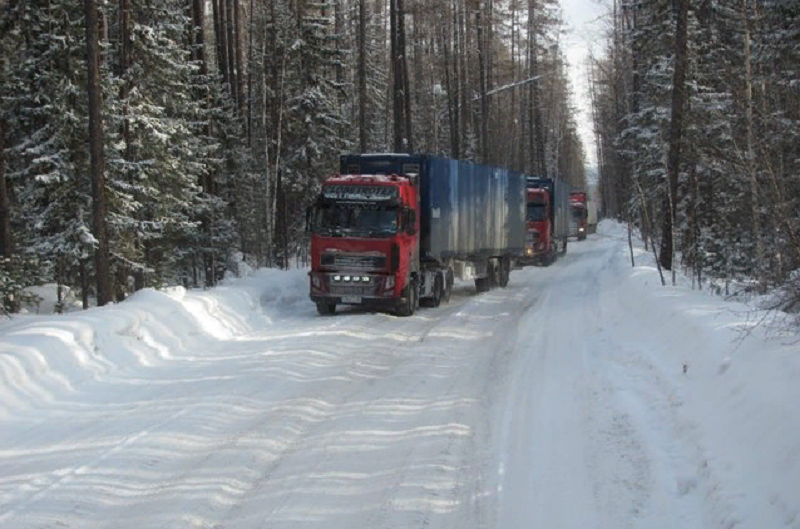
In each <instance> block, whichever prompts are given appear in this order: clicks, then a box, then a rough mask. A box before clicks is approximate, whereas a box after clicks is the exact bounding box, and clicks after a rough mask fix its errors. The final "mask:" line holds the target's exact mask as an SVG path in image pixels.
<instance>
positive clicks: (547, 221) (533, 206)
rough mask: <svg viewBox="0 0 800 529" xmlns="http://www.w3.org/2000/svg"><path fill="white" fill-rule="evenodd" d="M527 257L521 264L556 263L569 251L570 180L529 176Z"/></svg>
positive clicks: (526, 230) (527, 193) (527, 183)
mask: <svg viewBox="0 0 800 529" xmlns="http://www.w3.org/2000/svg"><path fill="white" fill-rule="evenodd" d="M526 187H527V190H526V197H527V206H526V208H527V209H526V218H525V221H526V227H525V236H526V239H525V257H524V259H523V261H522V264H526V265H531V264H537V265H544V266H548V265H550V264H551V263H553V262H554V261H555V260H556V259H557V258H558V255H559V251H560V253H561V254H564V253H566V252H567V237H568V235H569V216H568V215H569V213H568V212H569V184H567V183H566V182H564V181H562V180H553V179H552V178H542V177H534V176H529V177H527V179H526Z"/></svg>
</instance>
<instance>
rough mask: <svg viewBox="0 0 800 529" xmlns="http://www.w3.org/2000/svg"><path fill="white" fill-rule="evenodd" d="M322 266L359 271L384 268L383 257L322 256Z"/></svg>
mask: <svg viewBox="0 0 800 529" xmlns="http://www.w3.org/2000/svg"><path fill="white" fill-rule="evenodd" d="M322 266H335V267H337V268H355V269H359V270H368V269H383V268H386V256H384V255H380V256H379V255H346V254H345V255H339V254H332V253H326V254H322Z"/></svg>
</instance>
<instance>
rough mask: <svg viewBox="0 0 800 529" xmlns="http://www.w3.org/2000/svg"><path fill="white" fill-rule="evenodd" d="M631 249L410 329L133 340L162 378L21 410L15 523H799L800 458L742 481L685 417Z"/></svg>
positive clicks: (138, 378) (98, 374) (376, 320)
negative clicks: (631, 280) (186, 343)
mask: <svg viewBox="0 0 800 529" xmlns="http://www.w3.org/2000/svg"><path fill="white" fill-rule="evenodd" d="M624 244H625V243H624V242H623V241H622V240H619V239H618V238H614V237H595V238H593V239H591V240H588V241H586V242H582V243H576V244H571V245H570V248H569V250H570V251H569V253H568V255H567V256H566V257H565V258H564V259H562V260H560V261H559V262H557V263H556V264H555V265H553V266H552V267H550V268H546V269H544V268H535V269H526V270H524V271H516V272H514V273H513V274H512V281H511V284H510V285H509V287H508V288H507V289H504V290H497V291H493V292H490V293H487V294H483V295H480V296H478V295H475V294H473V291H472V289H470V288H467V287H466V286H465V287H464V288H463V289H462V290H459V291H457V292H456V293H455V294H454V298H453V300H452V302H451V304H450V305H448V306H442V307H441V308H439V309H424V310H422V311H420V312H418V313H417V314H416V315H415V316H414V317H412V318H408V319H401V318H396V317H393V316H390V315H383V314H365V313H358V312H345V313H342V314H339V315H337V316H335V317H332V318H320V317H317V316H316V315H315V310H314V308H313V305H312V304H311V303H310V302H307V303H306V302H302V303H295V304H293V305H291V306H290V308H288V309H287V310H286V311H285V312H283V313H282V314H280V315H278V316H276V317H274V318H272V320H271V324H270V325H264V326H261V327H260V328H257V329H255V330H253V329H251V330H249V331H247V332H235V331H230V330H228V331H226V332H220V333H218V334H220V335H221V336H224V337H223V338H218V339H215V340H207V341H206V342H203V343H204V345H203V347H202V348H201V349H198V348H197V347H195V348H194V350H193V352H192V353H188V352H187V350H192V349H191V348H190V349H186V348H180V347H177V346H176V347H174V348H172V349H171V348H169V347H167V346H165V345H163V344H159V343H150V342H152V341H153V340H152V337H151V336H150V335H149V334H148V333H144V332H140V333H138V334H137V333H136V332H134V333H133V335H134V336H135V339H136V340H139V341H143V342H144V343H150V348H151V349H154V350H156V351H157V352H158V355H157V357H158V358H160V359H161V361H159V362H157V363H154V362H148V361H145V360H142V361H140V362H128V363H125V364H121V365H119V366H117V367H115V368H114V369H98V370H95V371H93V372H92V373H93V374H92V376H85V377H82V378H80V377H78V378H77V379H75V377H72V378H70V380H68V381H65V382H64V383H63V384H61V386H59V387H61V388H62V389H61V390H59V392H57V398H48V395H50V396H51V397H52V395H53V394H55V393H54V391H55V390H53V391H52V392H48V390H47V387H48V386H47V385H46V384H44V383H42V384H41V385H38V386H37V385H31V386H30V388H38V390H36V391H34V389H30V388H29V389H27V390H25V391H22V390H20V391H19V392H18V393H19V394H16V397H15V398H16V400H15V402H16V401H19V402H27V403H28V405H27V406H18V407H12V406H8V409H7V410H6V413H5V417H6V418H5V419H4V420H3V421H2V422H1V423H0V424H1V425H2V427H0V527H2V528H15V529H16V528H45V527H50V528H63V527H72V528H87V529H89V528H99V527H109V528H111V527H114V528H137V529H138V528H145V527H147V528H150V527H152V528H157V527H158V528H167V527H169V528H184V527H185V528H189V527H197V528H201V527H202V528H273V529H278V528H289V527H292V528H305V527H320V528H321V527H324V528H326V529H327V528H353V527H364V528H412V527H413V528H425V527H436V528H453V529H456V528H458V529H462V528H475V529H490V528H502V529H506V528H509V529H510V528H523V527H524V528H528V527H540V528H547V529H554V528H562V527H563V528H609V529H612V528H613V529H621V528H627V527H646V528H651V527H652V528H655V527H659V528H688V529H693V528H701V527H729V528H735V527H737V528H738V527H753V528H756V527H776V528H777V527H789V528H798V527H800V516H798V514H797V513H798V511H797V509H798V507H800V501H798V496H797V495H796V493H797V492H798V490H800V487H798V484H799V483H800V481H799V480H798V478H797V477H796V476H795V475H794V474H792V470H793V469H795V470H796V469H798V468H800V467H798V458H800V455H799V454H800V442H798V441H791V440H789V441H786V443H788V444H786V446H784V447H783V448H785V449H786V450H784V452H783V453H785V454H788V455H787V459H786V460H785V462H784V466H783V468H784V469H785V470H786V473H778V472H773V471H772V470H770V469H762V470H761V471H760V472H761V474H758V473H756V474H749V475H748V477H747V479H745V478H744V477H742V475H738V478H732V477H731V476H732V475H733V476H737V472H744V471H746V470H752V469H753V468H754V467H755V466H757V465H756V464H755V463H757V456H753V455H752V454H751V456H750V459H749V460H744V461H740V460H738V459H737V457H739V455H740V453H739V452H736V451H729V452H730V453H725V451H717V450H715V449H716V448H717V445H714V441H715V440H716V437H714V436H713V435H711V434H709V433H708V432H706V430H704V429H703V428H701V427H700V426H698V417H700V416H701V415H702V413H703V408H702V404H701V403H698V404H697V406H694V407H692V408H691V409H687V408H688V407H687V406H684V404H685V400H686V399H687V398H688V399H689V400H690V401H691V399H692V398H694V397H698V396H699V395H694V394H693V393H692V391H693V390H692V387H693V386H692V385H691V383H690V382H687V380H688V379H687V376H686V375H683V374H682V373H681V360H682V357H675V356H674V354H671V353H670V351H671V350H673V349H674V347H675V346H676V343H675V342H674V340H675V336H674V327H673V328H671V327H669V326H660V325H659V323H661V322H663V318H662V317H661V316H659V315H658V314H653V313H648V312H647V311H644V312H643V310H642V308H643V305H642V304H641V303H639V302H638V300H637V299H635V297H634V296H632V294H631V293H632V290H631V289H630V288H621V285H624V284H626V281H628V276H627V274H628V270H629V266H630V265H629V262H628V263H626V261H625V259H626V256H625V253H624ZM626 267H628V268H627V269H626ZM134 331H135V329H134ZM15 332H16V333H23V332H25V329H24V328H22V329H17V330H16V331H15ZM695 338H696V339H698V340H702V339H703V337H702V334H697V336H696V337H695ZM176 341H180V340H178V339H177V338H176ZM3 350H6V351H7V350H8V348H7V347H6V346H4V347H3ZM45 361H46V360H44V359H42V360H41V362H45ZM86 362H89V363H91V362H92V359H91V358H89V359H83V361H80V362H79V363H86ZM148 364H149V365H148ZM9 365H11V364H0V366H5V367H3V373H4V374H5V380H6V381H8V380H10V379H11V378H10V377H11V376H12V375H14V373H16V372H14V373H12V375H9V373H10V371H9V369H10V368H8V366H9ZM692 369H695V368H694V367H692ZM30 371H31V368H30V367H29V366H27V365H24V366H23V367H22V368H20V369H19V373H17V375H15V376H17V378H18V379H19V380H20V384H21V387H27V386H24V385H23V382H24V380H25V379H26V377H30V376H31V375H30V374H29V373H30ZM714 376H719V375H718V374H717V373H716V372H715V373H714ZM53 384H54V386H53V387H56V386H55V382H53ZM63 388H67V389H66V390H65V389H63ZM37 391H38V393H37ZM34 397H35V398H36V401H35V404H30V402H31V400H32V399H34ZM698 400H699V399H698ZM6 404H7V403H6ZM791 406H792V405H791V404H789V403H787V409H786V410H776V413H780V412H783V413H794V415H795V416H796V414H797V412H796V411H791ZM795 431H796V430H795ZM717 433H718V434H719V433H720V432H719V431H717ZM720 437H722V436H720ZM748 442H749V441H748V440H747V439H743V440H741V444H742V445H743V451H744V449H747V447H748V445H747V444H746V443H748ZM720 446H721V445H720ZM793 449H796V453H794V452H792V450H793ZM792 453H794V455H793V456H792ZM731 454H732V455H731ZM791 458H793V459H791ZM750 463H753V465H752V466H748V465H749V464H750ZM737 465H738V466H737ZM793 476H795V477H793ZM748 479H752V480H753V484H751V483H750V481H748Z"/></svg>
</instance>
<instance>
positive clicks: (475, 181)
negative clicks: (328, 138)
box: [340, 154, 526, 261]
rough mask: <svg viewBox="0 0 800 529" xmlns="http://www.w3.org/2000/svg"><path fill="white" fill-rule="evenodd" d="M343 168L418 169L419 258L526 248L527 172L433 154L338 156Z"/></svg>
mask: <svg viewBox="0 0 800 529" xmlns="http://www.w3.org/2000/svg"><path fill="white" fill-rule="evenodd" d="M340 171H341V173H342V174H398V175H417V177H418V179H419V189H420V202H421V204H420V210H421V218H420V222H421V237H422V239H421V244H420V246H421V252H422V255H421V257H422V259H432V260H436V261H445V260H447V259H464V260H470V259H482V258H487V257H492V256H501V255H513V256H521V255H522V253H523V252H524V249H525V187H526V186H525V176H524V175H523V174H521V173H518V172H516V171H509V170H508V169H501V168H498V167H488V166H483V165H477V164H473V163H469V162H463V161H459V160H451V159H447V158H440V157H437V156H431V155H404V154H367V155H347V156H342V158H341V169H340Z"/></svg>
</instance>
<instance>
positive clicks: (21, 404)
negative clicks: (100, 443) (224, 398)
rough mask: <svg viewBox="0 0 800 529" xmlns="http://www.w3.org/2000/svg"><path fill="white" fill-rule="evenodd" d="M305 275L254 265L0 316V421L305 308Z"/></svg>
mask: <svg viewBox="0 0 800 529" xmlns="http://www.w3.org/2000/svg"><path fill="white" fill-rule="evenodd" d="M307 280H308V278H307V275H306V271H304V270H292V271H288V272H283V271H278V270H259V271H257V272H254V273H252V274H251V275H250V276H249V277H246V278H243V279H232V280H225V281H224V282H223V283H222V284H221V285H220V286H218V287H216V288H214V289H211V290H208V291H199V290H198V291H187V290H186V289H184V288H182V287H175V288H170V289H167V290H164V291H157V290H152V289H146V290H142V291H140V292H137V293H136V294H134V295H133V296H131V297H130V298H128V299H127V300H126V301H124V302H123V303H120V304H118V305H110V306H106V307H101V308H93V309H90V310H87V311H82V312H73V313H71V314H68V315H63V316H36V315H20V316H16V317H14V318H13V319H10V320H5V321H3V322H1V323H0V420H2V419H5V418H9V417H11V416H12V415H13V414H14V413H15V411H18V410H21V409H24V408H29V407H31V406H36V405H38V404H41V403H43V402H48V401H57V400H58V399H63V398H66V397H68V396H69V394H71V393H74V392H75V391H77V388H78V387H79V386H80V385H81V384H82V383H84V382H86V381H89V380H93V379H98V378H100V377H103V376H107V375H110V374H112V373H115V372H120V371H122V370H126V369H130V368H137V367H141V366H146V367H151V366H158V365H161V364H164V363H165V362H168V361H169V360H170V359H171V358H172V357H173V356H178V355H182V354H183V353H186V352H188V351H191V353H192V355H193V356H198V355H202V354H203V351H204V350H207V349H208V348H209V345H210V342H213V341H217V340H227V339H231V338H233V337H236V336H239V335H242V334H246V333H248V332H251V331H253V330H254V329H256V328H258V327H263V326H265V325H271V324H273V323H274V322H275V321H276V320H279V319H280V318H281V317H283V316H285V315H287V314H291V313H292V312H294V311H297V310H304V309H305V310H308V306H306V305H307V304H305V303H304V302H305V301H306V300H307Z"/></svg>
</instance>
